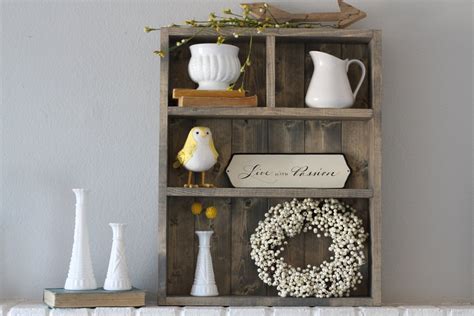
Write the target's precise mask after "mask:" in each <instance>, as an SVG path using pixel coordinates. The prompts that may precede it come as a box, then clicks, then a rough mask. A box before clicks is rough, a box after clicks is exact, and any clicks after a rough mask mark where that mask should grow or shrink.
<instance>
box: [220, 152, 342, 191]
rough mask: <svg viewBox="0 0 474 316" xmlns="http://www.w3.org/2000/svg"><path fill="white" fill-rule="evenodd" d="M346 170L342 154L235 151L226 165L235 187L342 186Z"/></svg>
mask: <svg viewBox="0 0 474 316" xmlns="http://www.w3.org/2000/svg"><path fill="white" fill-rule="evenodd" d="M350 173H351V170H350V168H349V166H348V165H347V162H346V159H345V157H344V155H342V154H235V155H233V156H232V159H231V161H230V163H229V166H228V167H227V175H228V176H229V179H230V182H231V183H232V185H233V186H235V187H237V188H343V187H344V184H345V183H346V180H347V177H348V176H349V174H350Z"/></svg>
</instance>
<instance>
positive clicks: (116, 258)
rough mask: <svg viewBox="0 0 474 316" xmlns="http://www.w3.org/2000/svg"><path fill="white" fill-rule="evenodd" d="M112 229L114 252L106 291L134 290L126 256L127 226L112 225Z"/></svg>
mask: <svg viewBox="0 0 474 316" xmlns="http://www.w3.org/2000/svg"><path fill="white" fill-rule="evenodd" d="M109 225H110V227H112V234H113V237H112V250H111V251H110V261H109V268H108V270H107V277H106V279H105V283H104V290H108V291H126V290H130V289H131V288H132V283H131V282H130V277H129V276H128V266H127V257H126V255H125V242H124V237H123V235H124V231H125V226H126V224H121V223H110V224H109Z"/></svg>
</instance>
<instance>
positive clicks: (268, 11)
mask: <svg viewBox="0 0 474 316" xmlns="http://www.w3.org/2000/svg"><path fill="white" fill-rule="evenodd" d="M337 3H338V4H339V8H340V12H314V13H290V12H287V11H284V10H282V9H280V8H278V7H276V6H273V5H270V4H266V3H265V2H256V3H242V5H247V6H248V7H249V9H250V12H249V13H250V15H251V16H253V17H254V18H256V19H257V20H261V21H264V20H265V19H270V20H274V21H278V22H279V23H285V22H308V23H311V22H335V23H336V26H337V27H338V28H345V27H348V26H349V25H351V24H352V23H355V22H357V21H359V20H362V19H363V18H365V17H366V16H367V14H366V13H365V12H364V11H362V10H359V9H357V8H356V7H353V6H351V5H350V4H347V3H345V2H344V1H343V0H337Z"/></svg>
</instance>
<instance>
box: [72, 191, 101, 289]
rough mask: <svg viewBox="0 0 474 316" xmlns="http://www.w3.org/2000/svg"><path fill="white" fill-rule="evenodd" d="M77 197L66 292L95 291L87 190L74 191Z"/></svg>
mask: <svg viewBox="0 0 474 316" xmlns="http://www.w3.org/2000/svg"><path fill="white" fill-rule="evenodd" d="M72 191H73V192H74V194H75V195H76V223H75V226H74V243H73V246H72V255H71V261H70V262H69V272H68V275H67V279H66V284H65V285H64V288H65V289H66V290H94V289H96V288H97V282H96V281H95V277H94V271H93V269H92V260H91V254H90V250H89V234H88V231H87V220H86V205H87V204H86V200H87V199H86V194H87V192H88V191H87V190H84V189H73V190H72Z"/></svg>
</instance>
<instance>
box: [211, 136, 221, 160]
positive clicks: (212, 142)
mask: <svg viewBox="0 0 474 316" xmlns="http://www.w3.org/2000/svg"><path fill="white" fill-rule="evenodd" d="M209 146H210V147H211V151H212V154H213V155H214V158H215V159H216V161H217V158H219V153H218V152H217V150H216V147H215V146H214V140H213V139H212V138H211V140H210V141H209Z"/></svg>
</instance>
